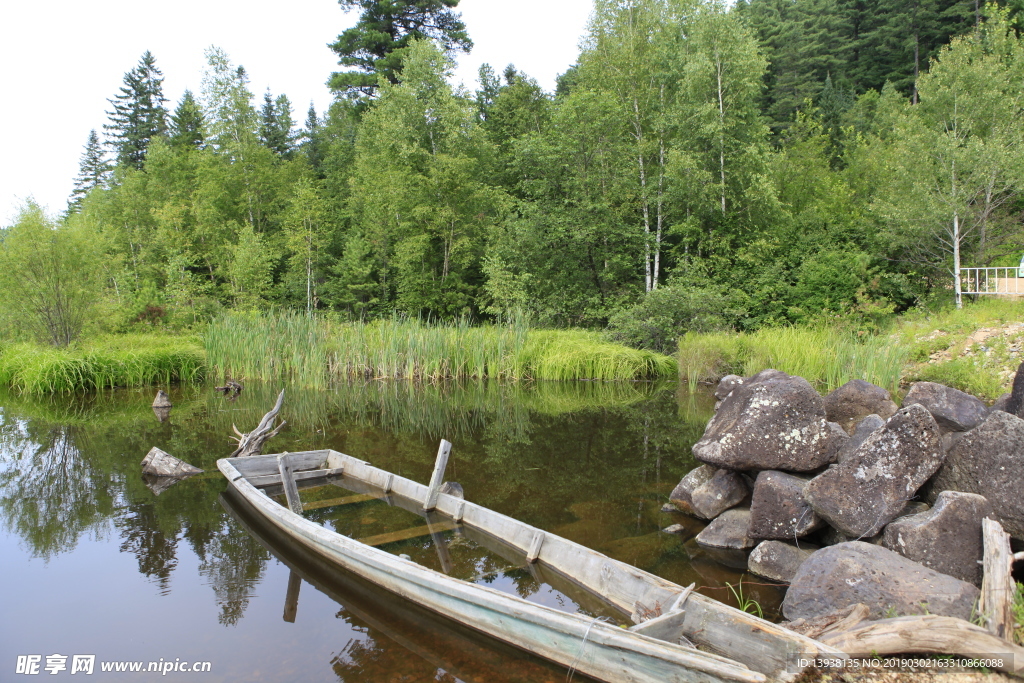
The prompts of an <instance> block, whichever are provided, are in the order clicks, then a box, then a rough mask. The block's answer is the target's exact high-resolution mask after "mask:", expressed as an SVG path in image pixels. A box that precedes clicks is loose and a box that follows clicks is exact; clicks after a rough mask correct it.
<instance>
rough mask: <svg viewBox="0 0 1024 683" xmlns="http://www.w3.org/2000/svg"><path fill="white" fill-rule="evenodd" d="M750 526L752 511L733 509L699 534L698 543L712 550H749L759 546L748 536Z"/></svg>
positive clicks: (713, 521)
mask: <svg viewBox="0 0 1024 683" xmlns="http://www.w3.org/2000/svg"><path fill="white" fill-rule="evenodd" d="M749 525H750V510H749V509H745V508H733V509H732V510H726V511H725V512H723V513H722V514H721V515H720V516H719V517H716V518H715V519H714V520H712V521H711V524H708V525H707V527H706V528H705V529H704V531H702V532H700V533H699V534H697V543H699V544H700V545H704V546H710V547H712V548H732V549H734V550H748V549H749V548H753V547H754V546H755V545H757V541H755V540H754V539H752V538H750V537H749V536H747V527H748V526H749Z"/></svg>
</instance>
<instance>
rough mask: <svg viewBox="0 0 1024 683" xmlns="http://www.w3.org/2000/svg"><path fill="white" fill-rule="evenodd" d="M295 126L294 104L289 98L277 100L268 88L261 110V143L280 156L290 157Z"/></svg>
mask: <svg viewBox="0 0 1024 683" xmlns="http://www.w3.org/2000/svg"><path fill="white" fill-rule="evenodd" d="M293 126H294V124H293V122H292V104H291V102H290V101H289V100H288V96H287V95H279V96H278V97H277V99H276V100H275V99H273V98H272V97H271V95H270V89H269V88H268V89H267V92H265V93H264V94H263V107H262V108H261V109H260V142H262V143H263V145H264V146H265V147H267V149H270V150H273V151H274V152H276V153H277V154H279V155H280V156H283V157H287V156H290V155H291V151H292V148H293V143H294V134H293V133H292V128H293Z"/></svg>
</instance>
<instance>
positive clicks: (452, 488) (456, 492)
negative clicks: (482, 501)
mask: <svg viewBox="0 0 1024 683" xmlns="http://www.w3.org/2000/svg"><path fill="white" fill-rule="evenodd" d="M440 491H441V493H447V494H448V495H449V496H454V497H455V498H463V499H465V497H466V492H465V491H463V490H462V484H460V483H459V482H457V481H446V482H445V483H443V484H441V489H440Z"/></svg>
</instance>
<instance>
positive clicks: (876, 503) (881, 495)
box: [804, 404, 1005, 538]
mask: <svg viewBox="0 0 1024 683" xmlns="http://www.w3.org/2000/svg"><path fill="white" fill-rule="evenodd" d="M1004 414H1005V413H1004ZM939 439H940V432H939V427H938V425H937V424H935V419H934V418H932V416H931V414H930V413H929V412H928V411H927V410H925V408H924V407H923V406H921V405H918V404H911V405H910V406H907V407H905V408H901V409H900V410H898V411H897V412H896V414H895V415H893V416H892V417H891V418H889V421H888V422H886V423H885V426H884V427H883V428H882V429H879V430H877V431H875V432H873V433H872V434H871V435H870V436H869V437H868V438H867V439H865V440H864V443H862V444H861V445H860V447H859V448H857V450H856V451H854V452H853V453H852V454H851V455H850V458H849V460H847V461H846V462H844V463H843V464H841V465H833V466H832V467H829V468H828V469H827V470H826V471H825V472H823V473H821V474H819V475H818V476H817V477H815V478H814V479H811V480H810V481H809V482H807V486H805V487H804V497H805V498H806V499H807V502H808V503H810V505H811V507H812V508H814V511H815V512H817V513H818V514H819V515H821V516H822V517H824V518H825V521H827V522H828V523H829V524H830V525H832V526H833V527H835V528H836V529H838V530H839V531H841V532H843V533H844V534H846V535H847V536H849V537H851V538H861V537H865V536H874V535H876V534H877V533H878V532H880V531H881V530H882V528H883V527H884V526H885V525H886V524H888V523H889V522H891V521H892V520H893V519H895V518H896V515H898V514H899V512H900V511H901V510H902V509H903V508H904V506H905V505H906V503H907V501H908V500H910V499H911V498H913V497H914V494H915V493H917V490H918V489H919V488H921V486H922V485H923V484H924V483H925V482H926V481H927V480H928V478H929V477H931V476H932V475H933V474H935V471H936V470H938V469H939V466H940V465H942V460H943V458H944V457H945V453H943V451H942V447H941V445H940V441H939Z"/></svg>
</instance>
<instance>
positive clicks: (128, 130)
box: [103, 50, 167, 169]
mask: <svg viewBox="0 0 1024 683" xmlns="http://www.w3.org/2000/svg"><path fill="white" fill-rule="evenodd" d="M163 82H164V79H163V73H162V72H161V71H160V69H158V68H157V66H156V58H155V57H153V55H152V53H151V52H149V50H146V52H145V53H144V54H143V55H142V59H140V60H139V64H138V66H136V67H135V68H134V69H132V70H131V71H129V72H128V73H126V74H125V75H124V85H123V86H122V87H121V89H120V90H121V92H120V94H118V95H115V96H114V99H112V100H108V102H110V104H111V106H113V108H114V109H113V111H109V112H107V116H109V117H110V124H109V125H105V126H103V127H104V128H105V129H106V130H108V131H109V132H110V137H111V138H112V142H111V144H112V146H113V147H114V149H115V150H116V151H117V163H118V164H120V165H122V166H131V167H133V168H137V169H141V168H142V166H143V163H144V162H145V160H146V149H147V148H148V147H149V143H150V141H152V139H153V138H155V137H156V136H158V135H163V134H164V133H166V132H167V109H166V108H165V107H164V102H166V101H167V100H166V99H165V98H164V94H163Z"/></svg>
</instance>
